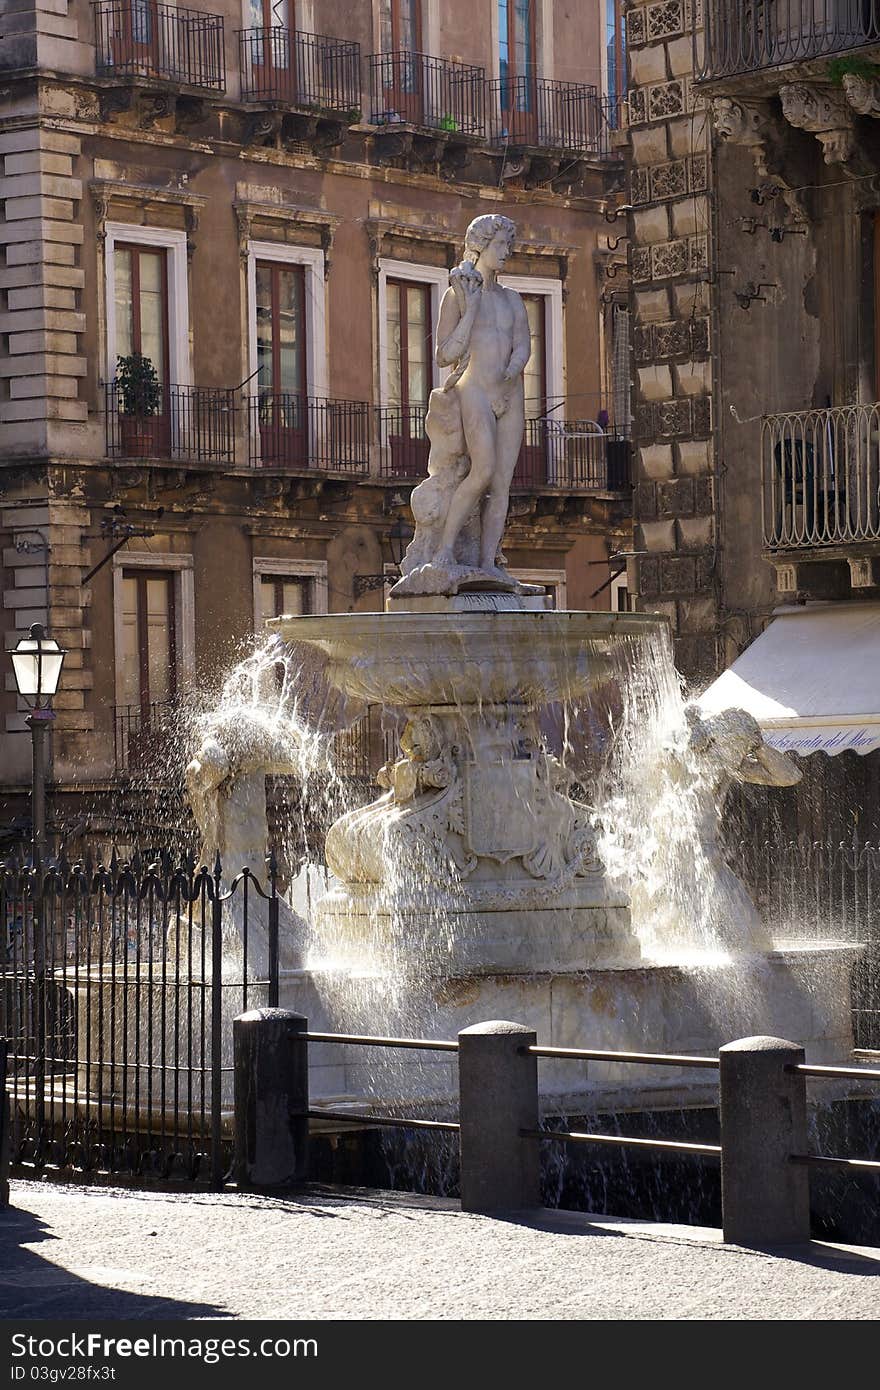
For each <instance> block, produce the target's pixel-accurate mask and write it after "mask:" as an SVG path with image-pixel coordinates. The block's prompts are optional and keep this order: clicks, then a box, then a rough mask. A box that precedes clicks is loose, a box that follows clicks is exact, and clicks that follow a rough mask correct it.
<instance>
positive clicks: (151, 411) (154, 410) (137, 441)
mask: <svg viewBox="0 0 880 1390" xmlns="http://www.w3.org/2000/svg"><path fill="white" fill-rule="evenodd" d="M114 385H115V387H116V390H117V392H118V399H119V406H120V410H119V435H120V444H121V445H122V452H123V453H124V454H126V455H128V456H129V457H133V458H149V457H150V456H151V455H156V454H158V453H159V426H160V423H161V421H160V416H159V407H160V405H161V402H162V388H161V386H160V385H159V378H158V377H157V375H156V368H155V367H154V366H153V364H152V362H151V361H150V359H149V357H144V356H143V354H142V353H140V352H132V353H129V354H128V356H127V357H117V359H116V380H115V383H114Z"/></svg>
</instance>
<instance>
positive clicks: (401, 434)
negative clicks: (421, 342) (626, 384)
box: [377, 406, 631, 492]
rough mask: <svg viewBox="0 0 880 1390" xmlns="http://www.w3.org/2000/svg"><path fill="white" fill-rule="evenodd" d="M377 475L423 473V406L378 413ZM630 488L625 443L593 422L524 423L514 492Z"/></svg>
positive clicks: (547, 420)
mask: <svg viewBox="0 0 880 1390" xmlns="http://www.w3.org/2000/svg"><path fill="white" fill-rule="evenodd" d="M377 413H378V416H379V443H380V455H379V457H380V473H381V476H382V477H383V478H389V479H393V478H400V479H406V478H409V479H413V480H419V479H421V478H424V477H426V476H427V473H428V451H429V442H428V438H427V435H426V434H425V409H424V407H423V406H406V407H404V406H388V407H384V408H383V409H381V410H379V411H378V412H377ZM630 485H631V477H630V442H629V439H628V438H626V437H625V436H624V435H622V434H619V433H617V432H615V431H614V430H613V429H612V430H610V431H609V430H606V429H603V428H602V427H601V426H600V425H598V424H597V423H596V421H595V420H554V419H551V418H550V417H549V416H548V417H546V418H543V419H537V420H526V428H525V436H524V438H523V445H522V449H521V450H520V456H519V460H518V462H517V465H516V469H515V470H514V475H513V482H512V484H511V486H512V488H513V490H514V491H520V492H528V491H532V490H534V489H541V490H543V489H546V488H559V489H562V490H564V491H567V492H625V491H626V490H627V489H628V488H629V487H630Z"/></svg>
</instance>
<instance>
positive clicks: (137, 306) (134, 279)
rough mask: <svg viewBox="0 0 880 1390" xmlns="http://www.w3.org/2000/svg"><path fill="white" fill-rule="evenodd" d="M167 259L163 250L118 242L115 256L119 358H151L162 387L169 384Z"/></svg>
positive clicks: (117, 347)
mask: <svg viewBox="0 0 880 1390" xmlns="http://www.w3.org/2000/svg"><path fill="white" fill-rule="evenodd" d="M166 256H167V252H166V251H165V250H164V249H162V248H156V247H151V246H136V245H127V244H125V243H123V242H117V243H116V254H115V257H114V299H115V315H116V352H117V355H118V356H120V357H127V356H128V355H129V354H130V353H133V352H139V353H141V354H142V355H143V356H144V357H149V359H150V361H151V362H152V364H153V366H154V367H155V369H156V375H157V377H158V378H159V381H160V382H162V383H163V384H167V382H168V269H167V262H166Z"/></svg>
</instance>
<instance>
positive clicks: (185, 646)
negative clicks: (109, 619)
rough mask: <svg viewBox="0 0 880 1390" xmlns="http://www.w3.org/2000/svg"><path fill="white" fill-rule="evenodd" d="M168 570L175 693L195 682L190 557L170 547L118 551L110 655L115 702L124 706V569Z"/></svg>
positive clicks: (193, 613) (193, 585)
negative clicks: (171, 576)
mask: <svg viewBox="0 0 880 1390" xmlns="http://www.w3.org/2000/svg"><path fill="white" fill-rule="evenodd" d="M134 569H151V570H170V571H171V572H172V573H173V574H174V652H175V658H176V662H175V674H176V677H177V693H178V694H183V693H184V692H185V691H187V690H190V689H192V687H193V684H194V681H195V664H196V623H195V584H194V579H193V557H192V556H191V555H178V554H174V553H172V552H171V551H169V550H164V551H163V550H159V551H156V552H155V553H154V552H152V551H149V550H128V551H125V552H122V551H120V552H119V554H117V555H114V557H113V655H114V661H113V666H114V677H115V690H116V704H117V705H124V704H125V703H126V701H125V699H124V698H123V697H124V690H123V683H122V661H121V657H122V647H123V638H122V572H123V570H134Z"/></svg>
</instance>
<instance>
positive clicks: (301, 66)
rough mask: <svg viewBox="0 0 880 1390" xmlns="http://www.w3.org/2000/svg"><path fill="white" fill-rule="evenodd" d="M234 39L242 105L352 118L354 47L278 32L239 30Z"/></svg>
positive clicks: (357, 92)
mask: <svg viewBox="0 0 880 1390" xmlns="http://www.w3.org/2000/svg"><path fill="white" fill-rule="evenodd" d="M238 39H239V59H240V64H241V96H242V101H251V102H277V103H278V104H280V105H282V106H290V107H296V108H298V109H300V110H307V111H312V112H316V113H322V112H339V113H344V114H345V115H347V116H349V117H351V118H352V119H355V118H356V117H357V115H358V113H359V112H360V106H361V77H360V72H361V50H360V44H357V43H353V42H351V41H349V40H348V39H333V38H327V37H326V36H325V35H322V34H302V33H300V32H299V30H294V29H282V28H273V29H244V30H240V31H239V35H238Z"/></svg>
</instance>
